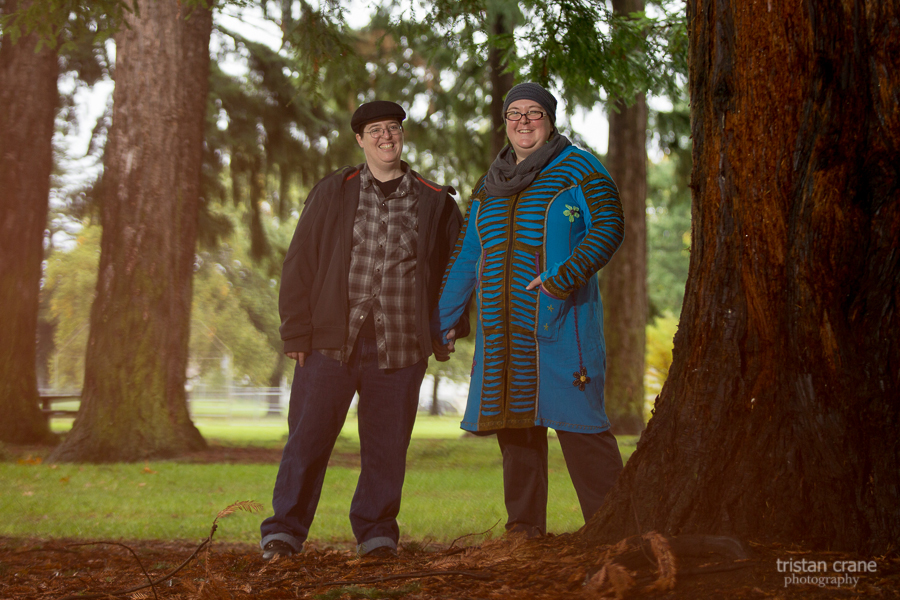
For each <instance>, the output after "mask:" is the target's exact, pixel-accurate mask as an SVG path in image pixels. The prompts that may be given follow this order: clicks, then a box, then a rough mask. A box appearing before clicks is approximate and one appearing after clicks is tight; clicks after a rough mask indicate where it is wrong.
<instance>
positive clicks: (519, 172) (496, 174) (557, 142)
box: [484, 132, 572, 196]
mask: <svg viewBox="0 0 900 600" xmlns="http://www.w3.org/2000/svg"><path fill="white" fill-rule="evenodd" d="M571 145H572V142H570V141H569V138H567V137H566V136H564V135H562V134H560V133H559V132H555V133H554V134H553V135H552V136H551V137H550V140H549V141H548V142H547V143H546V144H544V145H543V146H541V148H540V149H539V150H537V151H536V152H534V153H532V154H531V155H530V156H528V158H526V159H525V160H523V161H522V162H520V163H519V164H516V155H515V152H513V149H512V146H510V145H509V144H507V145H506V146H505V147H504V148H503V150H501V151H500V154H498V155H497V158H495V159H494V162H493V163H492V164H491V168H490V169H488V172H487V176H486V177H485V179H484V188H485V190H487V193H488V194H489V195H491V196H513V195H515V194H518V193H519V192H521V191H522V190H524V189H525V188H527V187H528V186H529V185H531V182H533V181H534V180H535V178H536V177H537V176H538V173H540V172H541V169H543V168H544V167H546V166H547V165H548V164H549V163H550V161H551V160H553V159H554V158H556V157H557V156H559V153H560V152H562V151H563V150H565V149H566V147H567V146H571Z"/></svg>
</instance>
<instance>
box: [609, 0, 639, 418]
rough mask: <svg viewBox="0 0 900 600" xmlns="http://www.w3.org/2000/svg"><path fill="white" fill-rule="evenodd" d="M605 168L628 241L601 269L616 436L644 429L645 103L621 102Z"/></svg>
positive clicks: (635, 6) (632, 4)
mask: <svg viewBox="0 0 900 600" xmlns="http://www.w3.org/2000/svg"><path fill="white" fill-rule="evenodd" d="M613 9H614V10H615V12H616V13H618V14H626V15H627V14H630V13H633V12H640V11H642V10H644V0H613ZM605 164H606V168H607V169H609V173H610V175H612V178H613V180H614V181H615V182H616V187H618V188H619V198H620V199H621V200H622V209H623V211H624V213H625V239H624V240H623V241H622V245H621V247H619V250H618V251H617V252H616V256H615V258H614V259H613V260H612V261H610V263H609V264H608V265H607V266H606V267H605V268H604V269H603V272H602V274H601V277H600V282H601V283H600V290H601V294H602V297H603V308H604V311H605V312H606V314H607V315H608V317H607V318H605V319H604V322H603V331H604V336H605V337H606V348H607V350H606V356H607V357H608V360H607V365H606V386H605V390H606V391H605V395H606V414H607V415H608V416H609V420H610V424H611V430H612V432H613V433H615V434H637V433H640V432H641V431H642V430H643V429H644V352H645V349H646V345H647V333H646V332H647V329H646V328H647V314H648V313H647V311H648V307H647V302H648V301H647V100H646V98H645V97H644V95H643V94H641V95H639V96H637V97H636V98H635V100H634V103H633V104H632V105H631V106H627V105H626V104H625V103H624V102H617V103H616V105H615V110H614V111H613V112H612V114H610V116H609V151H608V152H607V154H606V161H605Z"/></svg>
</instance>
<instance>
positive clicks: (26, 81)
mask: <svg viewBox="0 0 900 600" xmlns="http://www.w3.org/2000/svg"><path fill="white" fill-rule="evenodd" d="M16 4H17V3H16V2H12V1H9V0H8V1H7V2H6V3H5V4H4V9H5V10H4V12H12V11H14V10H15V9H16ZM37 41H38V38H37V36H36V35H33V34H32V35H27V36H23V37H21V38H20V39H19V40H18V42H17V43H15V44H13V43H12V40H11V39H10V38H9V36H8V35H4V36H3V37H2V39H0V311H2V315H0V340H2V342H0V411H2V413H3V418H2V419H0V441H3V442H10V443H41V442H49V441H51V440H52V439H53V436H52V435H51V434H50V429H49V426H48V424H47V421H46V419H44V416H43V414H42V413H41V411H40V405H39V397H38V388H37V375H36V371H35V362H36V354H37V319H38V304H39V298H38V296H39V293H40V282H41V262H42V261H43V259H44V230H45V229H46V226H47V210H48V198H49V194H50V173H51V170H52V168H53V146H52V138H53V122H54V118H55V116H56V108H57V105H58V103H59V93H58V92H57V87H56V82H57V78H58V76H59V60H58V57H57V54H56V51H55V50H53V49H51V48H49V47H47V46H46V45H45V46H44V47H43V48H42V49H41V51H40V52H35V49H36V45H37Z"/></svg>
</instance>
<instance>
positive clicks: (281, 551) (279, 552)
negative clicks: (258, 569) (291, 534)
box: [263, 540, 294, 560]
mask: <svg viewBox="0 0 900 600" xmlns="http://www.w3.org/2000/svg"><path fill="white" fill-rule="evenodd" d="M293 555H294V547H293V546H291V545H290V544H288V543H287V542H284V541H281V540H272V541H271V542H269V543H268V544H266V545H265V547H264V548H263V560H272V559H273V558H275V557H276V556H293Z"/></svg>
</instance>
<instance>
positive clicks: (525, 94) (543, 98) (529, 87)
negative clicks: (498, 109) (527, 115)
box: [503, 82, 556, 125]
mask: <svg viewBox="0 0 900 600" xmlns="http://www.w3.org/2000/svg"><path fill="white" fill-rule="evenodd" d="M516 100H534V101H535V102H537V103H538V104H540V105H541V106H543V107H544V109H545V110H546V111H547V116H549V117H550V121H551V122H552V123H553V124H554V125H556V96H554V95H553V94H551V93H550V92H548V91H547V90H545V89H544V88H542V87H541V86H539V85H538V84H536V83H531V82H528V83H520V84H519V85H516V86H513V89H511V90H509V93H508V94H506V100H504V101H503V114H504V115H505V114H506V111H507V110H508V109H509V105H510V104H512V103H513V102H515V101H516Z"/></svg>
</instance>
